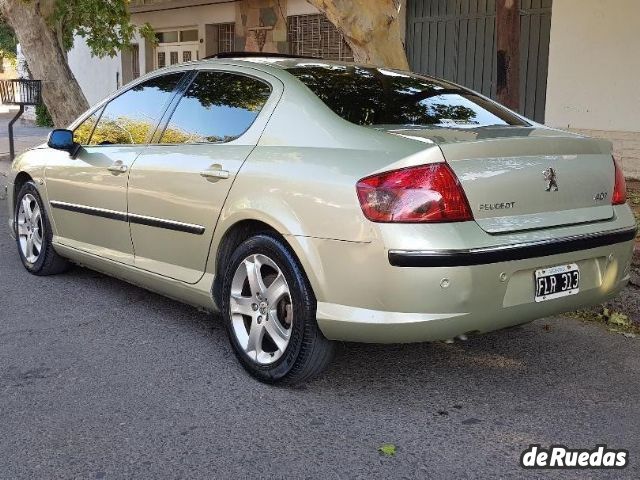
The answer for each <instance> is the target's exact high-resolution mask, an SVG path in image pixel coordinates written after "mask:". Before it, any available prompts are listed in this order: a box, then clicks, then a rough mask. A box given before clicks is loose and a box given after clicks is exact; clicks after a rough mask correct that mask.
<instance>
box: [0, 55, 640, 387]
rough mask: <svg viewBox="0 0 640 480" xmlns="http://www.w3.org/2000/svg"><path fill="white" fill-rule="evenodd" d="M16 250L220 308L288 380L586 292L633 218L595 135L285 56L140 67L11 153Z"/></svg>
mask: <svg viewBox="0 0 640 480" xmlns="http://www.w3.org/2000/svg"><path fill="white" fill-rule="evenodd" d="M9 181H10V183H9V185H8V192H7V193H8V198H9V202H8V204H9V206H10V208H11V221H10V223H11V225H10V227H11V232H12V234H14V236H15V238H16V244H17V247H18V253H19V255H20V258H21V260H22V263H23V264H24V266H25V268H26V269H27V270H28V271H29V272H31V273H33V274H36V275H49V274H54V273H60V272H62V271H64V270H66V269H67V267H68V266H69V264H70V262H72V263H76V264H80V265H84V266H87V267H89V268H92V269H95V270H99V271H102V272H105V273H107V274H109V275H113V276H117V277H119V278H122V279H124V280H126V281H128V282H131V283H133V284H136V285H140V286H143V287H145V288H148V289H149V290H153V291H156V292H159V293H161V294H164V295H167V296H169V297H172V298H175V299H178V300H180V301H182V302H186V303H189V304H192V305H195V306H198V307H202V308H205V309H208V310H211V311H220V312H221V314H222V319H223V321H224V323H225V325H226V328H227V331H228V333H229V338H230V340H231V344H232V346H233V349H234V351H235V353H236V355H237V357H238V358H239V360H240V362H241V363H242V365H243V366H244V367H245V368H246V369H247V370H248V371H249V372H250V373H251V374H253V375H254V376H255V377H257V378H258V379H260V380H262V381H266V382H271V383H278V382H285V383H295V382H300V381H303V380H305V379H307V378H310V377H311V376H313V375H316V374H317V373H318V372H320V371H321V370H322V369H324V368H325V367H326V366H327V364H328V363H329V361H330V359H331V357H332V354H333V352H334V346H335V341H354V342H379V343H392V342H422V341H435V340H449V339H454V338H456V337H462V338H464V337H465V336H468V335H472V334H477V333H483V332H488V331H492V330H497V329H501V328H505V327H509V326H513V325H518V324H522V323H525V322H529V321H531V320H534V319H536V318H540V317H544V316H547V315H553V314H557V313H560V312H565V311H568V310H572V309H575V308H578V307H583V306H585V305H590V304H595V303H599V302H603V301H605V300H607V299H608V298H610V297H611V296H613V295H615V294H616V293H617V292H619V291H620V289H622V288H623V287H624V285H625V284H626V283H627V281H628V279H629V265H630V261H631V256H632V248H633V241H634V237H635V234H636V227H635V222H634V219H633V216H632V214H631V211H630V209H629V207H628V206H627V205H626V204H625V200H626V199H625V196H626V194H625V183H624V177H623V175H622V172H621V170H620V168H619V166H618V165H617V164H616V162H615V160H614V159H613V157H612V155H611V145H610V144H609V143H608V142H604V141H600V140H594V139H589V138H585V137H581V136H578V135H573V134H570V133H566V132H562V131H558V130H552V129H550V128H546V127H544V126H542V125H538V124H535V123H533V122H531V121H529V120H527V119H525V118H522V117H521V116H519V115H517V114H515V113H513V112H511V111H509V110H506V109H505V108H503V107H501V106H499V105H498V104H496V103H494V102H493V101H491V100H489V99H487V98H485V97H482V96H481V95H479V94H477V93H474V92H472V91H469V90H467V89H465V88H463V87H460V86H458V85H454V84H452V83H448V82H445V81H441V80H436V79H434V78H429V77H424V76H420V75H414V74H410V73H407V72H400V71H393V70H387V69H382V68H373V67H367V66H359V65H354V64H347V63H338V62H329V61H324V60H317V59H300V58H269V57H256V58H225V59H214V60H205V61H201V62H195V63H189V64H184V65H179V66H173V67H170V68H166V69H162V70H157V71H154V72H152V73H150V74H148V75H147V76H145V77H143V78H140V79H139V80H137V81H135V82H134V83H132V84H129V85H127V86H125V87H124V88H122V89H121V90H119V91H118V92H116V93H115V94H114V95H113V96H111V97H110V98H108V99H106V100H105V101H103V102H102V103H100V104H99V105H97V106H96V107H94V108H93V109H91V110H90V111H88V112H87V113H86V114H84V115H83V116H82V117H80V118H79V119H78V120H77V121H76V122H74V123H73V124H72V125H71V126H70V127H69V129H68V130H54V131H53V132H52V133H51V135H50V137H49V142H48V145H43V146H41V147H38V148H35V149H33V150H31V151H28V152H26V153H24V154H23V155H21V156H20V157H19V158H17V159H16V160H15V162H14V163H13V166H12V171H11V174H10V179H9Z"/></svg>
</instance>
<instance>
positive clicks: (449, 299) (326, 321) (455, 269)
mask: <svg viewBox="0 0 640 480" xmlns="http://www.w3.org/2000/svg"><path fill="white" fill-rule="evenodd" d="M634 236H635V228H625V229H618V230H614V231H609V232H607V233H603V234H597V235H588V236H581V238H578V237H577V236H576V237H575V238H571V239H570V240H569V239H568V238H567V237H565V238H561V239H559V240H557V241H556V242H554V243H552V242H547V243H546V244H545V246H544V248H547V249H551V250H546V252H543V253H547V255H544V256H531V255H533V254H534V252H535V251H536V250H535V249H536V248H540V247H541V245H535V246H534V245H527V246H525V245H519V246H515V247H514V249H513V250H512V251H511V254H512V256H511V257H510V256H509V255H510V254H509V253H506V252H501V255H502V256H503V257H504V258H503V260H502V261H498V259H499V257H493V256H492V255H494V253H493V252H492V251H491V250H487V249H484V250H483V252H482V255H486V256H485V257H484V259H485V260H486V261H487V263H477V262H478V259H479V258H482V257H478V256H477V255H480V253H474V252H473V251H465V252H457V253H461V256H459V257H457V258H456V257H455V253H454V252H451V251H449V252H446V255H445V256H443V255H442V254H443V252H426V251H422V250H421V251H416V252H407V251H403V252H401V253H402V254H403V256H401V257H398V256H395V257H394V256H392V255H389V259H385V260H386V265H385V266H383V265H382V264H378V265H377V268H378V269H379V270H380V271H379V272H378V274H377V275H376V274H374V273H373V270H371V269H370V268H368V267H365V269H366V270H367V271H369V272H370V273H367V272H364V275H363V276H362V277H361V278H360V279H357V278H356V276H357V274H353V273H351V272H352V271H354V267H355V271H356V272H357V271H358V269H357V265H355V266H354V265H350V266H349V271H347V269H346V268H345V269H344V271H343V272H342V275H343V277H344V278H342V279H340V280H338V282H339V283H342V284H343V285H344V286H343V288H348V287H347V283H348V284H349V285H350V291H351V294H352V296H351V298H354V299H357V300H356V301H355V302H341V301H338V302H332V301H331V297H333V296H338V297H339V296H340V294H339V293H337V291H336V290H334V291H333V292H334V293H333V295H331V296H330V297H326V298H325V299H323V300H324V301H320V300H319V301H318V311H317V318H318V324H319V326H320V328H321V330H322V332H323V333H324V335H325V336H327V338H330V339H333V340H343V341H354V342H368V343H410V342H422V341H436V340H445V339H449V338H453V337H456V336H458V335H463V334H476V333H485V332H489V331H493V330H499V329H502V328H507V327H510V326H514V325H519V324H523V323H527V322H530V321H532V320H535V319H537V318H542V317H546V316H549V315H555V314H559V313H563V312H567V311H572V310H575V309H578V308H582V307H586V306H590V305H595V304H598V303H602V302H604V301H606V300H608V299H610V298H611V297H613V296H615V295H616V294H617V293H619V292H620V290H622V288H624V286H625V285H626V284H627V282H628V281H629V268H630V263H631V257H632V253H633V245H634V241H633V238H634ZM580 242H582V243H580ZM584 242H587V243H584ZM589 242H591V243H589ZM570 247H573V248H574V250H570ZM580 247H583V248H581V249H580ZM589 247H591V248H589ZM351 248H354V247H351ZM362 248H366V247H362ZM368 248H371V249H373V248H375V247H373V246H369V247H368ZM529 248H530V249H529ZM553 248H556V250H555V251H554V250H552V249H553ZM576 248H577V249H576ZM470 252H472V253H470ZM387 253H389V254H390V253H394V252H393V251H391V250H390V251H388V252H387ZM395 253H400V252H397V251H396V252H395ZM515 253H517V255H515V259H514V255H513V254H515ZM350 256H351V257H352V258H353V257H354V255H353V254H351V255H350ZM367 257H368V258H369V262H372V261H373V260H372V257H371V256H370V255H368V254H366V255H364V256H363V258H367ZM522 257H524V258H522ZM356 258H357V257H356ZM399 258H400V259H401V261H398V259H399ZM394 259H395V260H396V264H398V263H400V264H402V265H403V267H404V268H403V267H398V266H393V265H391V263H390V261H391V262H393V261H394ZM443 259H444V260H445V261H444V262H442V263H441V264H437V263H436V262H435V261H434V260H443ZM452 259H456V261H455V262H452ZM410 261H411V262H413V264H412V266H408V265H407V263H408V262H410ZM356 263H358V262H356ZM365 263H366V262H362V266H363V267H364V265H365ZM565 263H566V264H569V263H575V264H577V265H578V266H579V268H580V272H581V285H580V292H579V293H578V294H576V295H572V296H568V297H563V298H558V299H554V300H550V301H547V302H542V303H536V302H535V300H534V272H535V270H537V269H539V268H544V267H551V266H556V265H563V264H565ZM370 276H374V277H375V282H371V281H369V277H370ZM376 284H377V285H376ZM342 298H346V297H344V296H343V297H342Z"/></svg>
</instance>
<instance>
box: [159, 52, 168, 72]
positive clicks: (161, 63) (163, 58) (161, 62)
mask: <svg viewBox="0 0 640 480" xmlns="http://www.w3.org/2000/svg"><path fill="white" fill-rule="evenodd" d="M166 65H167V54H166V53H165V52H158V68H162V67H165V66H166Z"/></svg>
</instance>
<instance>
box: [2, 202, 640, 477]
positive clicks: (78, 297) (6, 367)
mask: <svg viewBox="0 0 640 480" xmlns="http://www.w3.org/2000/svg"><path fill="white" fill-rule="evenodd" d="M5 211H6V202H5V201H0V225H1V226H2V227H0V228H1V230H0V231H1V233H0V292H1V294H0V478H2V479H14V478H47V479H48V478H136V479H137V478H153V479H160V478H237V477H240V478H263V477H271V478H281V477H284V476H287V477H289V478H299V477H306V478H332V477H335V478H353V477H360V478H397V477H404V478H499V477H501V478H519V477H521V476H527V477H529V478H534V477H535V478H539V477H540V476H543V475H544V476H546V475H547V472H533V473H532V472H525V471H523V470H521V469H520V467H519V466H518V464H519V457H520V453H521V452H522V451H523V450H524V449H525V448H526V447H527V446H528V445H529V444H531V443H540V444H542V445H549V444H565V445H567V446H569V447H573V448H577V447H594V446H595V445H596V444H599V443H606V444H608V445H609V446H610V447H615V448H626V449H628V450H629V451H630V465H629V467H627V469H626V470H623V471H614V472H608V473H606V472H604V473H603V472H593V471H589V472H585V471H582V472H580V471H573V472H567V471H563V472H558V471H556V472H552V476H553V477H556V478H585V476H586V477H594V478H601V477H607V478H640V435H639V432H640V415H639V408H638V406H639V405H640V341H639V340H631V339H627V338H624V337H623V336H621V335H615V334H612V333H610V332H608V331H606V330H605V329H604V328H602V327H601V326H599V325H594V324H585V323H581V322H579V321H577V320H572V319H567V318H554V319H547V320H542V321H537V322H535V323H533V324H530V325H527V326H525V327H521V328H517V329H513V330H509V331H503V332H498V333H494V334H491V335H486V336H483V337H479V338H473V339H471V340H469V341H468V342H466V343H456V344H453V345H446V344H441V343H438V344H424V345H410V346H367V345H352V344H349V345H344V346H343V347H342V348H341V352H340V354H339V356H338V358H337V359H336V361H335V362H334V363H333V365H332V368H331V369H330V370H329V371H328V372H327V373H326V374H325V375H324V376H323V377H322V378H319V379H318V380H316V381H313V382H311V383H309V384H307V385H306V386H303V387H299V388H295V389H284V388H273V387H269V386H266V385H262V384H260V383H258V382H256V381H254V380H253V379H251V378H250V377H248V376H247V375H246V374H245V373H244V371H243V370H242V369H241V367H240V366H239V364H238V363H237V362H236V360H235V358H234V357H233V354H232V352H231V349H230V347H229V345H228V342H227V339H226V337H225V333H224V331H223V329H222V327H221V325H220V322H219V320H218V319H216V318H214V317H213V316H211V315H208V314H206V313H202V312H200V311H198V310H195V309H193V308H191V307H188V306H184V305H181V304H179V303H177V302H174V301H171V300H168V299H166V298H163V297H160V296H157V295H154V294H151V293H149V292H147V291H145V290H142V289H140V288H136V287H133V286H131V285H129V284H127V283H123V282H120V281H118V280H115V279H111V278H108V277H105V276H103V275H100V274H98V273H95V272H92V271H89V270H85V269H82V268H75V269H74V270H72V271H71V272H69V273H67V274H64V275H60V276H56V277H48V278H39V277H35V276H31V275H29V274H28V273H27V272H26V271H24V270H23V268H22V266H21V264H20V263H19V260H18V257H17V254H16V252H15V245H14V243H13V241H12V240H11V239H10V238H9V236H8V235H7V234H6V230H5V228H6V227H5V225H6V213H5ZM545 325H549V326H550V327H549V328H548V329H546V328H544V326H545ZM385 442H388V443H393V444H395V445H396V446H397V454H396V455H395V456H394V457H389V458H387V457H383V456H381V455H380V453H378V451H377V449H378V447H379V446H380V445H381V444H382V443H385Z"/></svg>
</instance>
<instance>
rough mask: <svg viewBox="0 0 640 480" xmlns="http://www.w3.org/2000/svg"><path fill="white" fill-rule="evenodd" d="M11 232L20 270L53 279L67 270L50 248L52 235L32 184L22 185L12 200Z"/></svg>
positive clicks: (40, 201) (65, 265) (65, 263)
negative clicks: (13, 208)
mask: <svg viewBox="0 0 640 480" xmlns="http://www.w3.org/2000/svg"><path fill="white" fill-rule="evenodd" d="M14 221H15V230H16V243H17V246H18V253H19V254H20V259H21V260H22V264H23V265H24V268H26V269H27V270H28V271H29V272H30V273H33V274H34V275H54V274H56V273H61V272H63V271H65V270H67V269H68V268H69V262H67V260H65V259H64V258H62V257H61V256H60V255H58V254H57V253H56V252H55V250H54V249H53V246H52V244H51V239H52V238H53V231H52V229H51V223H50V222H49V219H48V217H47V212H46V211H45V209H44V204H43V203H42V199H41V198H40V194H39V193H38V189H37V188H36V186H35V184H34V183H33V182H27V183H25V184H24V185H23V186H22V188H21V189H20V192H19V193H18V196H17V197H16V209H15V216H14Z"/></svg>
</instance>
